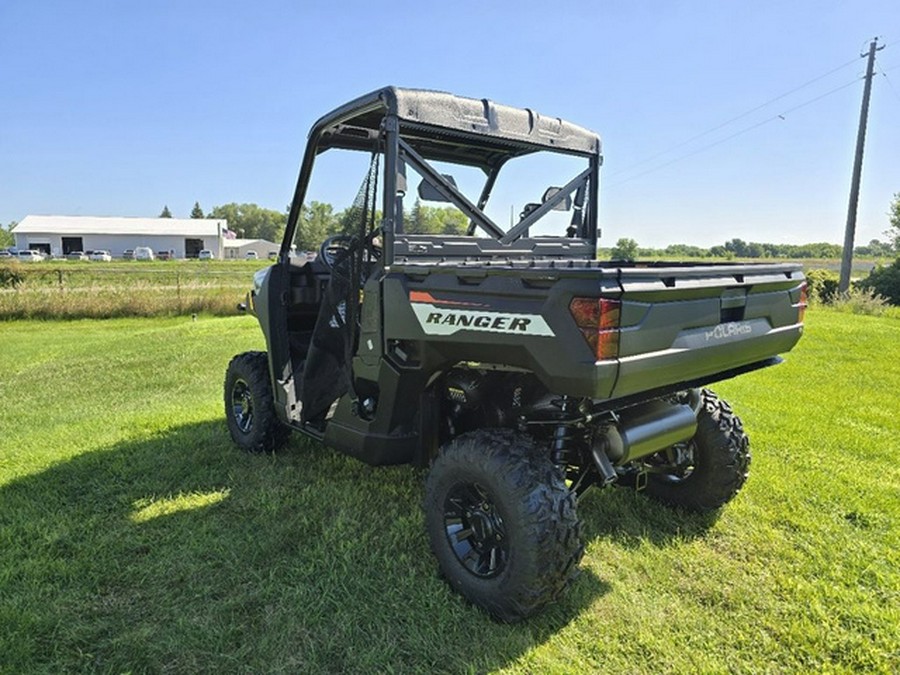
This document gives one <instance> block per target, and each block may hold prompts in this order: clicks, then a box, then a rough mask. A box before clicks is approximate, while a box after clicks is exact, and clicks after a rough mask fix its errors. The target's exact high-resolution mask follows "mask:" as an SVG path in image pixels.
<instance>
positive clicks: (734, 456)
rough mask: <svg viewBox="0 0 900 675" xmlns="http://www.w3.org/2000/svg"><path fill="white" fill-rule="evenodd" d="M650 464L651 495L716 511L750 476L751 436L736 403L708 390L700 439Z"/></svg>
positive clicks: (699, 425) (702, 406) (694, 508)
mask: <svg viewBox="0 0 900 675" xmlns="http://www.w3.org/2000/svg"><path fill="white" fill-rule="evenodd" d="M646 464H647V468H648V469H649V472H650V473H649V476H648V477H647V487H646V489H645V490H644V492H645V493H646V494H647V496H649V497H652V498H653V499H656V500H657V501H660V502H663V503H665V504H669V505H670V506H681V507H684V508H686V509H689V510H691V511H698V512H704V511H714V510H715V509H717V508H719V507H721V506H722V505H724V504H726V503H727V502H729V501H731V499H733V498H734V496H735V495H737V493H738V491H739V490H740V489H741V486H742V485H743V484H744V482H745V481H746V480H747V475H748V472H749V468H750V440H749V439H748V438H747V434H745V433H744V427H743V425H742V424H741V420H740V418H739V417H738V416H737V415H735V414H734V412H733V411H732V409H731V406H729V405H728V404H727V403H726V402H725V401H723V400H722V399H720V398H719V397H718V396H716V395H715V394H714V393H712V392H711V391H709V390H708V389H704V390H703V391H702V392H701V394H700V410H699V412H698V414H697V433H696V434H694V437H693V438H692V439H691V440H689V441H688V442H686V443H680V444H678V445H674V446H672V447H671V448H667V449H665V450H663V451H661V452H658V453H656V454H655V455H652V456H651V457H649V458H648V459H647V461H646Z"/></svg>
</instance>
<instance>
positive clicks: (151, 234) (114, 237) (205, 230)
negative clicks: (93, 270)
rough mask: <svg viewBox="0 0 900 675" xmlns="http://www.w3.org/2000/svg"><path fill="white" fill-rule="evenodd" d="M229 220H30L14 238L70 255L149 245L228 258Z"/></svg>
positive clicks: (118, 252) (21, 244)
mask: <svg viewBox="0 0 900 675" xmlns="http://www.w3.org/2000/svg"><path fill="white" fill-rule="evenodd" d="M227 225H228V223H227V221H225V220H213V219H208V218H119V217H95V216H25V218H24V219H23V220H22V222H20V223H19V224H18V225H16V226H15V227H14V228H13V230H12V233H13V234H14V235H15V237H16V248H18V249H19V250H20V251H21V250H28V249H31V250H34V251H43V252H44V253H49V254H52V255H65V254H67V253H71V252H73V251H99V250H103V251H109V252H110V254H111V255H112V256H113V257H114V258H121V257H122V255H123V253H124V252H125V251H126V250H129V249H130V250H134V249H135V248H136V247H138V246H149V247H150V248H151V249H152V250H153V251H154V252H159V251H169V252H172V251H174V256H175V257H176V258H196V257H197V254H198V253H200V251H202V250H203V249H208V250H210V251H212V254H213V258H219V259H221V258H224V257H225V254H224V251H225V245H224V242H225V233H226V231H227V229H228V227H227Z"/></svg>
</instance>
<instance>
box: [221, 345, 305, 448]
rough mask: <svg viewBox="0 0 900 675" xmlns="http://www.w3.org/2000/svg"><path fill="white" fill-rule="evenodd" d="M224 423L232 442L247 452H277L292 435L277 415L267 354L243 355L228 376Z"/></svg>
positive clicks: (237, 357)
mask: <svg viewBox="0 0 900 675" xmlns="http://www.w3.org/2000/svg"><path fill="white" fill-rule="evenodd" d="M225 419H226V421H227V424H228V431H229V432H231V438H232V439H234V442H235V443H237V444H238V445H239V446H240V447H241V448H242V449H243V450H246V451H247V452H274V451H275V450H277V449H278V448H280V447H282V446H283V445H284V444H285V443H286V442H287V439H288V437H289V436H290V434H291V430H290V428H288V427H287V426H285V425H284V424H282V423H281V421H279V419H278V418H277V417H276V415H275V406H274V402H273V398H272V385H271V383H270V381H269V361H268V358H267V357H266V353H265V352H244V353H243V354H238V355H237V356H235V357H234V358H233V359H231V363H229V364H228V371H227V372H226V373H225Z"/></svg>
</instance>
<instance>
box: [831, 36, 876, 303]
mask: <svg viewBox="0 0 900 675" xmlns="http://www.w3.org/2000/svg"><path fill="white" fill-rule="evenodd" d="M882 49H884V45H882V46H881V47H878V38H874V39H873V40H872V42H871V43H870V44H869V63H868V65H867V66H866V86H865V87H864V88H863V99H862V109H861V110H860V111H859V131H857V133H856V158H855V159H854V161H853V178H852V179H851V182H850V205H849V206H848V207H847V229H846V230H844V251H843V253H844V255H843V257H842V258H841V280H840V284H839V285H838V291H840V292H841V293H846V292H847V291H848V290H849V288H850V268H851V266H852V265H853V239H854V238H855V236H856V207H857V205H858V204H859V180H860V177H861V176H862V160H863V150H864V149H865V146H866V123H867V122H868V119H869V96H870V95H871V94H872V73H873V71H874V70H875V52H877V51H880V50H882ZM860 56H865V54H860Z"/></svg>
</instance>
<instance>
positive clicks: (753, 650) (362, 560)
mask: <svg viewBox="0 0 900 675" xmlns="http://www.w3.org/2000/svg"><path fill="white" fill-rule="evenodd" d="M807 318H808V324H807V334H806V336H805V337H804V339H803V340H802V341H801V343H800V345H799V346H798V348H797V349H796V350H795V351H794V352H792V353H791V354H790V355H788V359H787V362H786V363H785V364H783V365H781V366H779V367H777V368H771V369H767V370H764V371H759V372H756V373H752V374H749V375H745V376H743V377H741V378H738V379H735V380H732V381H729V382H725V383H720V384H719V385H718V386H717V387H715V389H716V390H717V391H718V392H719V393H720V394H721V395H722V396H724V397H725V398H727V399H728V400H730V401H731V402H732V403H733V404H734V406H735V408H736V409H737V410H738V412H739V413H740V414H741V416H742V417H743V420H744V423H745V426H746V428H747V430H748V432H749V434H750V437H751V444H752V451H753V465H752V467H751V477H750V480H749V481H748V483H747V485H746V486H745V488H744V490H743V491H742V492H741V494H740V495H739V496H738V497H737V499H736V500H735V501H734V502H732V503H731V504H730V505H729V506H727V507H726V508H725V509H724V510H723V511H722V512H721V513H720V514H719V516H718V517H717V518H702V517H696V516H691V515H688V514H685V513H681V512H673V511H669V510H667V509H665V508H663V507H661V506H658V505H656V504H654V503H650V502H648V501H647V500H645V499H644V498H643V497H642V496H640V495H636V494H634V493H632V492H629V491H626V490H609V491H605V492H595V493H592V494H588V495H587V496H586V497H585V498H584V499H583V500H582V502H581V503H580V505H579V512H580V515H581V516H582V518H583V519H584V522H585V530H586V544H587V552H586V555H585V558H584V561H583V562H582V565H581V568H582V574H581V576H580V577H579V579H578V581H577V582H576V583H575V585H574V587H573V588H572V589H571V590H570V592H569V593H568V594H567V595H566V596H565V598H564V599H563V600H562V601H561V602H559V603H558V604H556V605H554V606H551V607H550V608H549V609H548V610H547V611H545V612H544V613H543V614H541V615H540V616H538V617H536V618H535V619H532V620H530V621H528V622H525V623H522V624H517V625H502V624H497V623H495V622H493V621H492V620H490V619H489V618H487V617H486V616H485V615H483V614H482V613H481V612H479V611H478V610H476V609H474V608H472V607H471V606H469V605H467V604H466V602H465V601H463V600H462V599H461V598H460V597H459V596H457V595H455V594H454V593H452V592H451V591H450V590H449V589H448V588H447V587H446V586H445V585H444V583H443V582H442V581H441V580H440V579H439V578H438V576H437V573H436V563H435V561H434V560H433V558H432V557H431V555H430V554H429V552H428V546H427V542H426V539H425V534H424V529H423V518H422V514H421V510H420V502H421V498H422V480H423V474H422V473H421V472H417V471H414V470H412V469H410V468H406V467H398V468H388V469H374V468H369V467H367V466H365V465H363V464H360V463H358V462H355V461H353V460H350V459H347V458H344V457H343V456H341V455H339V454H337V453H335V452H333V451H331V450H329V449H326V448H324V447H321V446H319V445H316V444H313V443H310V442H307V441H305V440H303V439H300V438H299V437H298V438H296V439H294V440H293V441H292V443H291V445H290V447H289V448H288V450H287V451H286V452H284V453H282V454H279V455H277V456H247V455H244V454H241V453H240V452H239V451H237V450H236V449H235V448H234V446H233V445H232V444H231V443H230V441H229V439H228V437H227V432H226V430H225V425H224V422H223V421H222V411H221V402H220V399H221V394H220V387H221V381H222V377H223V373H224V370H225V366H226V364H227V362H228V360H229V358H230V357H231V355H232V354H233V353H236V352H239V351H243V350H246V349H253V348H261V347H262V339H261V336H260V334H259V331H258V328H257V327H256V325H255V323H254V321H253V319H251V318H247V317H230V318H208V317H204V316H201V317H200V318H199V319H198V320H197V321H191V320H190V318H187V319H184V318H164V319H116V320H108V321H87V320H85V321H73V322H38V321H15V322H4V323H0V357H2V359H0V362H2V364H3V368H2V371H0V410H2V411H3V412H2V415H0V672H3V673H7V672H9V673H21V672H25V673H30V672H49V673H57V672H72V671H76V672H77V671H91V672H124V671H131V672H163V671H165V672H185V673H195V672H316V673H319V672H488V671H490V672H494V671H500V672H514V673H537V672H551V673H569V672H579V671H580V672H648V673H651V672H652V673H656V672H788V671H828V672H860V671H868V672H885V673H888V672H898V670H900V470H898V468H897V467H898V459H900V441H898V438H900V404H898V395H897V392H898V389H900V320H898V319H897V318H886V317H882V318H872V317H865V316H853V315H846V314H839V313H836V312H832V311H830V310H827V309H819V308H816V309H815V310H813V311H811V312H810V313H809V314H808V315H807Z"/></svg>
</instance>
